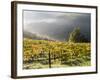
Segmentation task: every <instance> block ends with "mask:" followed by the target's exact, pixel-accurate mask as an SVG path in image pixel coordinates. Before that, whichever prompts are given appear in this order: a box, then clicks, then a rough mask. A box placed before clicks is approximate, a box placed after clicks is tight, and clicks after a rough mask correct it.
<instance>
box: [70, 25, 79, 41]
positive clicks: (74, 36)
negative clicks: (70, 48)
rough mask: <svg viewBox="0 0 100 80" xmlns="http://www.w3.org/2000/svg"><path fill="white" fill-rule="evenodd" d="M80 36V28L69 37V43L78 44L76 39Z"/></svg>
mask: <svg viewBox="0 0 100 80" xmlns="http://www.w3.org/2000/svg"><path fill="white" fill-rule="evenodd" d="M79 35H80V28H79V27H78V28H75V29H74V30H73V31H72V32H71V33H70V35H69V40H68V41H69V42H78V37H79Z"/></svg>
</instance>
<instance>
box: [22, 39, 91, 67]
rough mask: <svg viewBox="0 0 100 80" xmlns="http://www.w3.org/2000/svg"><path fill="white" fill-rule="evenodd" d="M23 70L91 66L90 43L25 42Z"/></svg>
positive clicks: (30, 40)
mask: <svg viewBox="0 0 100 80" xmlns="http://www.w3.org/2000/svg"><path fill="white" fill-rule="evenodd" d="M23 44H24V45H23V57H24V58H23V69H41V68H54V67H55V68H57V67H69V66H70V67H71V66H90V65H91V56H90V55H91V47H90V46H91V45H90V43H72V42H60V41H52V40H51V41H50V40H32V39H28V38H24V40H23Z"/></svg>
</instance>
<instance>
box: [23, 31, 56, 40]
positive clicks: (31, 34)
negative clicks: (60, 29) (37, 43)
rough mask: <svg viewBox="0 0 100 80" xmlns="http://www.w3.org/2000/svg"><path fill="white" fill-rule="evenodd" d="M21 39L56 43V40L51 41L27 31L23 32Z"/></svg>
mask: <svg viewBox="0 0 100 80" xmlns="http://www.w3.org/2000/svg"><path fill="white" fill-rule="evenodd" d="M23 37H24V38H29V39H33V40H49V41H56V40H54V39H51V38H49V37H47V36H42V35H40V34H36V33H31V32H28V31H24V34H23Z"/></svg>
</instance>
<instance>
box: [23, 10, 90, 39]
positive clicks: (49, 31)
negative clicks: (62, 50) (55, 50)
mask: <svg viewBox="0 0 100 80" xmlns="http://www.w3.org/2000/svg"><path fill="white" fill-rule="evenodd" d="M90 24H91V14H89V13H75V12H74V13H71V12H52V11H34V10H24V11H23V25H24V28H23V29H24V32H25V31H27V32H30V33H34V34H40V35H42V36H48V37H50V38H53V39H56V40H60V41H64V40H67V39H68V37H69V34H70V33H71V32H72V31H73V29H74V28H77V27H79V28H80V30H81V33H83V34H84V35H85V36H86V37H87V38H88V39H90V31H91V30H90V29H91V28H90V27H91V25H90Z"/></svg>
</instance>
